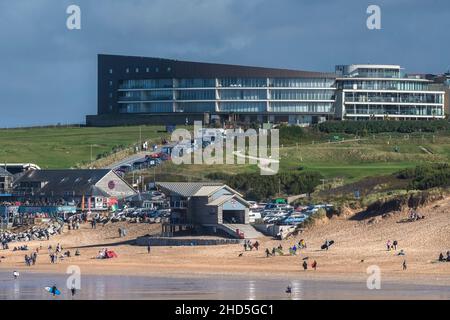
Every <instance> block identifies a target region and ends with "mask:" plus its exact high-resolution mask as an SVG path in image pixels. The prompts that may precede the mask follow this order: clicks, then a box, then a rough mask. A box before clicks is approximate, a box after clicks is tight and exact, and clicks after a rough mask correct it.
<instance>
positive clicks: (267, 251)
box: [266, 248, 271, 258]
mask: <svg viewBox="0 0 450 320" xmlns="http://www.w3.org/2000/svg"><path fill="white" fill-rule="evenodd" d="M270 255H271V254H270V251H269V248H266V258H268V257H269V256H270Z"/></svg>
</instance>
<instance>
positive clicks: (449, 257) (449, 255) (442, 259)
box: [439, 251, 450, 262]
mask: <svg viewBox="0 0 450 320" xmlns="http://www.w3.org/2000/svg"><path fill="white" fill-rule="evenodd" d="M439 262H450V251H447V257H444V255H443V254H442V252H441V253H440V254H439Z"/></svg>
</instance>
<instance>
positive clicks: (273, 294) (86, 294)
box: [0, 272, 450, 300]
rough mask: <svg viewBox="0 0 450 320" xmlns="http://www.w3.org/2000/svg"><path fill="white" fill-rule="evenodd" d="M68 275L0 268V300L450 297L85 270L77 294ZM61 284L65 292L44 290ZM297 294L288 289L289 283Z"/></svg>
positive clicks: (403, 288) (404, 287) (340, 284)
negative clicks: (55, 293) (14, 272)
mask: <svg viewBox="0 0 450 320" xmlns="http://www.w3.org/2000/svg"><path fill="white" fill-rule="evenodd" d="M66 280H67V275H65V274H49V273H47V274H39V273H33V272H25V273H22V274H21V276H20V277H19V279H17V280H14V279H12V276H11V274H8V273H5V272H1V273H0V300H4V299H23V300H29V299H33V300H54V299H57V300H71V299H74V300H85V299H88V300H108V299H111V300H112V299H121V300H128V299H130V300H149V299H162V300H164V299H170V300H177V299H186V300H197V299H212V300H254V299H263V300H264V299H269V300H279V299H292V300H315V299H351V300H358V299H369V300H371V299H450V290H448V288H447V290H443V288H442V287H440V286H425V285H412V284H396V283H389V282H388V283H384V284H383V285H382V287H381V289H380V290H369V289H367V287H366V285H365V283H364V282H363V283H361V282H346V281H330V280H289V279H280V278H278V279H261V278H257V279H253V278H251V279H248V278H242V277H230V276H226V277H219V276H215V277H148V276H147V277H139V276H105V275H84V276H82V277H81V289H80V290H78V291H77V292H76V294H75V296H73V297H72V295H71V293H70V291H69V290H68V289H67V288H66ZM53 285H56V286H57V287H58V288H59V290H60V291H61V295H60V296H56V297H53V296H52V295H50V294H49V293H48V292H46V291H45V290H44V287H46V286H53ZM288 285H290V286H291V287H292V294H290V295H289V294H286V292H285V290H286V287H287V286H288Z"/></svg>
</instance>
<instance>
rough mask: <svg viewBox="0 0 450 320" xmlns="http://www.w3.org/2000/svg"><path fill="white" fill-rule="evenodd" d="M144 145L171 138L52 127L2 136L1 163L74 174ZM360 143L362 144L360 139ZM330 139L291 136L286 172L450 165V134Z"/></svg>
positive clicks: (194, 173) (197, 175)
mask: <svg viewBox="0 0 450 320" xmlns="http://www.w3.org/2000/svg"><path fill="white" fill-rule="evenodd" d="M140 130H141V134H142V139H143V140H153V141H155V142H157V143H159V142H160V141H161V137H163V136H164V137H167V134H166V133H164V132H163V130H164V127H162V126H141V127H139V126H130V127H111V128H85V127H82V128H78V127H51V128H30V129H1V130H0V163H2V162H5V161H6V162H32V163H36V164H38V165H39V166H41V167H42V168H70V167H75V166H77V165H81V164H86V163H89V162H90V159H91V146H92V157H93V160H95V159H96V157H97V155H98V154H103V153H105V152H111V150H112V149H113V148H114V147H116V146H118V145H123V146H131V145H133V144H136V143H138V141H139V139H140ZM355 138H357V139H355ZM335 140H336V134H325V133H323V132H322V133H319V132H315V131H313V130H305V132H304V133H303V134H302V135H301V136H298V137H297V136H295V134H291V133H289V135H288V139H286V138H282V141H281V143H282V147H281V149H280V156H281V165H280V170H281V172H292V171H296V172H300V171H318V172H320V173H321V174H322V175H323V176H324V177H325V178H329V179H332V178H336V177H339V178H342V179H344V181H345V182H346V183H348V182H355V181H358V180H360V179H362V178H364V177H367V176H380V175H385V174H390V173H393V172H396V171H399V170H401V169H403V168H409V167H414V166H416V165H418V164H421V163H427V162H450V134H449V133H448V132H445V131H444V132H441V133H414V134H402V133H392V134H389V133H384V134H376V135H368V136H366V137H362V138H360V137H355V136H352V135H348V134H339V142H333V141H335ZM258 171H259V169H258V168H257V167H256V166H255V165H248V164H247V165H218V166H217V165H214V166H208V165H181V166H177V165H174V164H172V163H167V164H166V165H164V166H163V167H161V168H158V169H157V170H156V172H154V171H153V170H149V171H148V172H144V174H146V175H147V176H148V177H149V178H150V177H151V179H153V174H154V173H156V174H160V175H164V178H165V179H169V178H170V177H171V176H173V177H177V179H179V180H180V179H182V180H192V181H193V180H202V179H206V175H207V174H208V173H212V172H226V173H230V174H239V173H242V172H258Z"/></svg>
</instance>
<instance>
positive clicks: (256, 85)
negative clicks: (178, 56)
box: [86, 55, 336, 126]
mask: <svg viewBox="0 0 450 320" xmlns="http://www.w3.org/2000/svg"><path fill="white" fill-rule="evenodd" d="M334 84H335V75H334V74H333V73H320V72H306V71H298V70H286V69H272V68H261V67H248V66H237V65H225V64H213V63H199V62H187V61H178V60H169V59H158V58H145V57H129V56H114V55H99V56H98V111H97V115H89V116H87V119H86V122H87V125H90V126H112V125H134V124H186V123H187V124H192V123H193V121H195V120H200V121H203V122H204V123H205V124H209V123H211V122H213V121H221V122H224V121H243V122H256V121H257V122H260V123H262V122H289V123H292V124H309V123H314V122H321V121H325V120H327V119H330V118H333V117H334V114H335V110H334V101H335V90H336V89H335V85H334Z"/></svg>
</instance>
